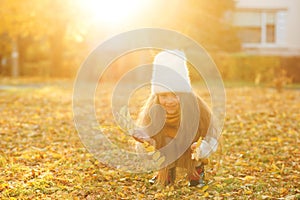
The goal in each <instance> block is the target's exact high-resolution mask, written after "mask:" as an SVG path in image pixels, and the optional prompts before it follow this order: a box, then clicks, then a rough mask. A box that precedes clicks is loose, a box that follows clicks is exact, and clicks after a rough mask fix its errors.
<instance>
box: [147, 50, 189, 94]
mask: <svg viewBox="0 0 300 200" xmlns="http://www.w3.org/2000/svg"><path fill="white" fill-rule="evenodd" d="M172 91H173V92H192V87H191V81H190V77H189V71H188V68H187V65H186V57H185V54H184V52H182V51H180V50H167V51H162V52H160V53H158V54H157V55H156V56H155V59H154V62H153V72H152V80H151V92H152V93H154V94H156V93H163V92H172Z"/></svg>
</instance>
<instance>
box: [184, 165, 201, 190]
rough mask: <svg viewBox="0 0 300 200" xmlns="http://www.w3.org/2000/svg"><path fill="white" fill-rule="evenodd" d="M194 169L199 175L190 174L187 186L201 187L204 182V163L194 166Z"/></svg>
mask: <svg viewBox="0 0 300 200" xmlns="http://www.w3.org/2000/svg"><path fill="white" fill-rule="evenodd" d="M196 171H197V172H198V174H199V175H200V177H195V176H193V175H192V176H191V177H190V182H189V185H188V186H189V187H199V188H202V187H203V186H205V182H204V175H205V174H204V165H200V166H198V167H196Z"/></svg>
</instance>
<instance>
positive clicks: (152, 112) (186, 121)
mask: <svg viewBox="0 0 300 200" xmlns="http://www.w3.org/2000/svg"><path fill="white" fill-rule="evenodd" d="M176 95H177V96H178V97H179V99H180V105H181V109H184V111H183V110H182V111H183V112H184V113H183V112H181V113H182V116H181V121H180V128H179V129H181V131H180V130H178V131H179V132H181V133H183V134H177V136H176V138H175V140H176V142H175V143H176V145H175V146H177V147H180V148H181V147H184V149H186V150H185V151H184V152H183V154H182V152H181V153H180V152H179V153H180V154H181V156H179V158H178V159H176V161H174V162H172V163H171V164H169V165H168V166H165V167H164V168H162V169H161V170H159V174H158V180H159V182H161V183H163V184H164V183H165V181H166V180H167V178H168V169H169V168H170V166H171V165H172V166H175V167H182V168H185V169H187V174H188V176H190V175H191V174H192V173H193V171H194V169H195V166H196V161H195V160H192V159H191V153H192V150H191V148H190V145H191V144H192V143H193V142H197V141H198V140H199V138H200V137H202V138H204V137H205V136H206V134H207V131H208V128H209V125H210V120H211V111H210V109H209V107H208V106H207V104H206V103H205V102H204V100H202V99H201V98H200V97H198V96H196V95H195V94H194V93H176ZM155 104H159V100H158V95H157V94H151V95H150V96H149V98H148V99H147V101H146V103H145V105H144V107H143V108H142V111H141V113H140V115H139V117H138V124H139V125H141V126H147V129H146V130H148V131H146V133H147V134H149V136H150V137H151V138H152V139H154V140H155V142H156V146H155V148H156V149H157V150H160V149H161V148H163V147H164V146H166V139H165V138H166V135H165V134H164V129H163V128H162V129H160V128H161V127H162V117H163V116H162V112H161V110H160V111H159V109H152V108H153V106H154V105H155ZM197 104H198V107H197V106H195V105H197ZM196 115H199V118H198V117H190V116H196ZM195 125H196V126H197V127H198V129H197V131H196V133H191V132H190V130H191V127H195ZM165 126H166V124H163V127H165ZM157 130H159V131H157ZM154 132H157V133H156V134H155V135H151V134H153V133H154ZM189 137H193V138H191V139H192V143H187V142H188V141H190V140H188V139H186V138H189ZM186 147H187V148H186ZM172 151H174V152H176V151H178V149H176V148H173V149H172ZM169 153H170V151H169ZM175 154H176V153H175Z"/></svg>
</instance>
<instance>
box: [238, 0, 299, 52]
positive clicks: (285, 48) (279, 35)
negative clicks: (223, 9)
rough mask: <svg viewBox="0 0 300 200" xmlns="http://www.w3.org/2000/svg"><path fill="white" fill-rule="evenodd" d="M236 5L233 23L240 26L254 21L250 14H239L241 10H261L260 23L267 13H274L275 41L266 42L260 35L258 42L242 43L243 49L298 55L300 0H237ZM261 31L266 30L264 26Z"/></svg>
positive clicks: (264, 37)
mask: <svg viewBox="0 0 300 200" xmlns="http://www.w3.org/2000/svg"><path fill="white" fill-rule="evenodd" d="M236 7H237V12H239V15H238V16H237V15H236V16H235V19H234V24H236V25H237V26H241V27H243V23H244V26H251V20H252V21H253V22H254V21H255V19H254V18H253V17H251V15H241V13H243V12H246V13H247V12H248V13H249V12H261V13H262V14H261V16H260V17H261V20H262V23H266V21H267V20H266V16H267V13H269V12H273V13H275V28H274V29H275V30H274V31H275V36H274V37H275V39H274V40H275V41H274V42H268V41H267V39H266V36H262V39H261V41H260V42H255V41H254V42H253V41H251V42H249V43H247V42H245V43H243V47H244V48H245V50H248V51H250V52H251V51H252V52H254V53H261V54H281V55H282V54H287V55H300V0H237V1H236ZM263 29H264V30H263ZM246 31H247V30H246ZM244 32H245V30H244ZM262 32H264V33H265V34H266V32H267V30H266V28H265V27H264V26H262ZM262 35H263V34H262ZM245 37H247V36H245Z"/></svg>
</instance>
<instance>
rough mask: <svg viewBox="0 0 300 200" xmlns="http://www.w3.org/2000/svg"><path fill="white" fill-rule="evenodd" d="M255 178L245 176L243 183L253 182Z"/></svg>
mask: <svg viewBox="0 0 300 200" xmlns="http://www.w3.org/2000/svg"><path fill="white" fill-rule="evenodd" d="M254 179H255V177H254V176H245V178H244V180H245V181H251V180H254Z"/></svg>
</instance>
